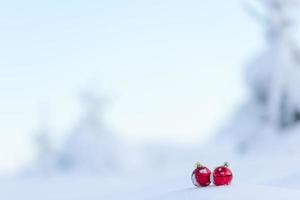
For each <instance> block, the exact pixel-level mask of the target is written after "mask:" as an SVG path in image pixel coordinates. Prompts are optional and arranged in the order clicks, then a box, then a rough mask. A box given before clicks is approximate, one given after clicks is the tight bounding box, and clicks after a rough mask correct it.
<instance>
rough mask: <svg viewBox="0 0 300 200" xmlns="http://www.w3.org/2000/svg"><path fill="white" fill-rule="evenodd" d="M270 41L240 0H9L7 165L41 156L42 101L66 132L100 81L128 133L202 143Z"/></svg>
mask: <svg viewBox="0 0 300 200" xmlns="http://www.w3.org/2000/svg"><path fill="white" fill-rule="evenodd" d="M261 40H262V35H261V32H260V29H259V26H257V25H256V24H255V23H254V22H253V21H251V19H250V18H249V17H248V16H247V14H245V13H244V11H243V9H242V6H241V1H240V0H228V1H226V2H222V1H218V0H200V1H199V0H186V1H179V0H172V1H171V0H168V1H165V0H151V1H120V0H112V1H32V0H29V1H17V0H15V1H14V0H12V1H0V44H1V45H0V91H1V93H0V94H1V98H0V110H1V112H0V120H1V125H0V171H5V170H12V169H14V168H16V167H18V166H19V165H20V164H22V163H24V162H28V160H29V159H30V158H31V157H32V152H33V150H34V148H33V143H32V142H31V140H32V137H33V136H34V134H35V132H34V131H35V129H36V128H37V126H38V123H39V121H38V108H39V105H41V104H46V105H48V106H49V109H48V112H49V118H50V122H49V125H50V126H51V127H52V129H53V131H54V133H53V138H54V139H55V140H60V139H61V138H63V136H64V135H65V134H64V133H65V132H66V131H67V130H68V129H69V128H71V126H72V123H74V122H75V121H76V119H77V117H78V115H79V111H80V105H79V103H78V99H77V96H78V94H79V92H80V89H82V88H87V87H90V86H91V85H92V86H95V85H96V86H95V88H94V90H99V91H100V93H102V94H105V95H107V98H109V99H111V100H112V101H111V103H109V105H108V107H107V109H106V114H107V115H106V120H107V123H108V124H109V125H110V126H111V128H113V129H114V130H115V131H116V132H118V133H119V134H122V135H123V136H124V137H127V138H128V139H130V140H137V141H143V140H146V139H147V140H149V139H151V140H152V139H154V140H157V139H163V140H171V141H177V142H178V141H181V142H182V141H183V142H191V141H196V140H199V141H201V139H203V138H205V137H207V135H208V134H209V133H211V132H213V131H214V130H215V129H216V128H217V127H218V126H219V125H220V122H222V121H223V119H225V118H226V116H228V114H229V112H230V111H231V110H232V108H234V107H235V106H236V105H237V103H239V102H241V99H242V98H243V97H244V94H245V93H246V92H245V90H244V85H243V82H242V81H243V80H242V71H243V65H244V64H245V63H246V61H247V60H248V59H249V58H251V56H252V55H253V53H254V52H255V51H256V50H258V49H259V47H260V46H261V45H262V42H261Z"/></svg>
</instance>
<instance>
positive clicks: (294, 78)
mask: <svg viewBox="0 0 300 200" xmlns="http://www.w3.org/2000/svg"><path fill="white" fill-rule="evenodd" d="M297 3H298V1H296V0H257V1H251V3H249V4H247V10H248V11H249V13H250V14H251V15H252V16H254V17H255V18H256V19H258V21H259V22H260V23H261V24H262V25H263V27H264V29H265V33H266V35H265V38H266V42H267V49H266V50H265V51H264V52H263V53H261V54H260V55H258V56H257V57H256V58H255V59H254V60H253V61H252V62H251V63H250V64H249V66H248V69H247V73H246V76H247V77H246V79H247V83H248V85H249V87H250V88H251V91H252V92H253V94H254V97H255V101H256V103H258V104H260V105H259V106H260V107H261V109H263V113H264V114H263V115H264V119H266V120H267V121H268V122H269V123H271V124H273V125H274V126H276V127H280V128H284V127H287V126H290V125H292V124H294V123H295V122H297V121H299V120H300V90H299V88H300V51H299V49H298V47H297V45H296V42H295V40H294V37H293V33H294V29H293V28H294V24H295V20H294V19H295V17H294V15H293V12H292V11H293V7H295V5H296V4H297ZM294 14H295V13H294Z"/></svg>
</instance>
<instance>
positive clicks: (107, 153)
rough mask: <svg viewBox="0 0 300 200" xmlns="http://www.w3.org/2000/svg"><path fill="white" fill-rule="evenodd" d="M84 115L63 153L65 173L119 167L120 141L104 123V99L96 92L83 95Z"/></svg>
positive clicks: (107, 169)
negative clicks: (117, 148) (117, 140)
mask: <svg viewBox="0 0 300 200" xmlns="http://www.w3.org/2000/svg"><path fill="white" fill-rule="evenodd" d="M81 99H82V105H83V107H84V113H83V114H82V117H81V118H80V119H79V121H78V123H77V125H76V126H75V127H74V128H73V130H72V131H71V133H70V135H69V136H68V138H67V140H66V141H65V143H64V144H63V147H62V149H61V150H60V153H59V158H58V167H59V169H61V170H65V171H69V170H70V171H72V170H79V171H87V172H100V173H106V172H107V171H111V170H114V169H115V166H116V155H115V152H116V138H115V137H114V136H113V134H112V133H111V132H110V131H109V130H107V129H106V128H105V127H104V125H103V124H102V122H103V119H102V118H101V117H102V109H103V100H102V99H100V98H98V97H97V96H96V95H95V94H94V93H92V92H87V91H85V92H83V93H82V95H81Z"/></svg>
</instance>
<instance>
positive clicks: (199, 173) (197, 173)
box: [192, 162, 211, 187]
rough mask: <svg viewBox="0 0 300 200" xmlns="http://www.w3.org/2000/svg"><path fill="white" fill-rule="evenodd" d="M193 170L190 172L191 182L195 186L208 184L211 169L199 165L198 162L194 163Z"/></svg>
mask: <svg viewBox="0 0 300 200" xmlns="http://www.w3.org/2000/svg"><path fill="white" fill-rule="evenodd" d="M195 168H196V169H195V170H194V171H193V173H192V182H193V184H194V185H195V186H197V187H206V186H208V185H209V184H210V175H211V171H210V170H209V169H208V168H207V167H205V166H203V165H201V164H200V163H199V162H198V163H196V164H195Z"/></svg>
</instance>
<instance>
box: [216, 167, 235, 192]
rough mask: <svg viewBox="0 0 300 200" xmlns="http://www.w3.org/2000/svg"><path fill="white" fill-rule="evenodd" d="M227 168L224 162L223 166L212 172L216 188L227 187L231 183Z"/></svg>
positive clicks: (229, 172)
mask: <svg viewBox="0 0 300 200" xmlns="http://www.w3.org/2000/svg"><path fill="white" fill-rule="evenodd" d="M228 167H229V164H228V163H227V162H225V163H224V165H223V166H219V167H217V168H216V169H215V170H214V173H213V177H214V184H215V185H216V186H220V185H229V184H230V183H231V181H232V178H233V176H232V172H231V170H230V169H229V168H228Z"/></svg>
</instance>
